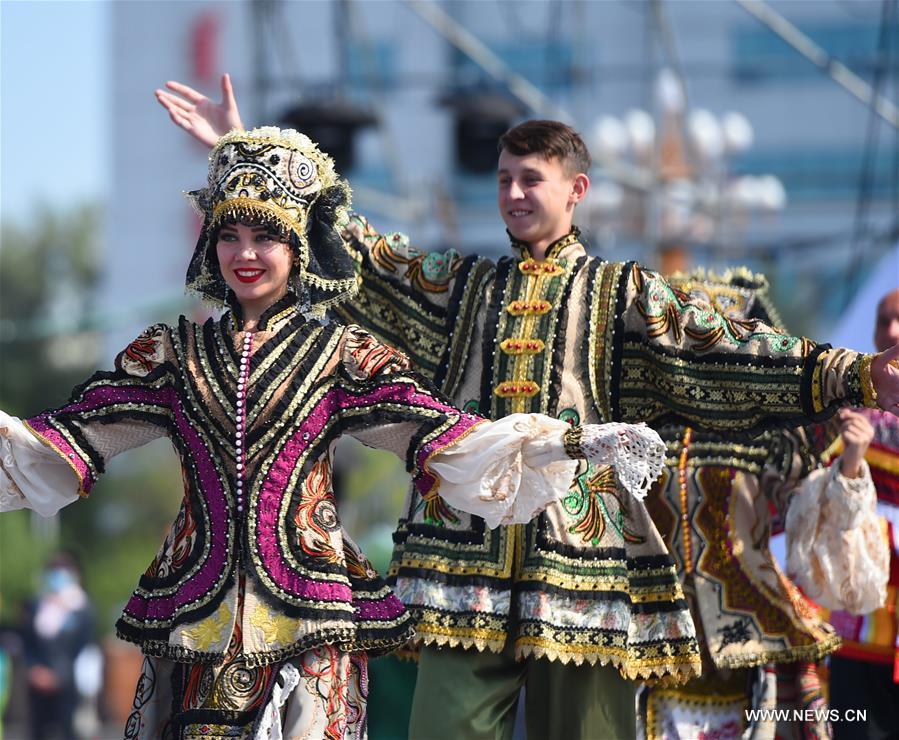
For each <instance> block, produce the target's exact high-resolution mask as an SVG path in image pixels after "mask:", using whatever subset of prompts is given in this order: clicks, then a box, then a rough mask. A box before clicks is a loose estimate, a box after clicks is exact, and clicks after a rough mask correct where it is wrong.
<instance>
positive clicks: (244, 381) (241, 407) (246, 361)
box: [234, 332, 253, 514]
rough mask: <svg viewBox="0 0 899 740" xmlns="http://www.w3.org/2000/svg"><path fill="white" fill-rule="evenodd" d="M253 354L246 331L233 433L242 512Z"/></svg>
mask: <svg viewBox="0 0 899 740" xmlns="http://www.w3.org/2000/svg"><path fill="white" fill-rule="evenodd" d="M252 354H253V334H252V333H251V332H247V333H246V334H245V335H244V339H243V349H242V350H241V353H240V373H239V375H238V379H237V432H236V433H235V441H234V447H235V455H236V457H237V512H238V513H239V514H242V513H243V479H244V467H245V465H246V448H245V446H244V441H245V439H246V423H247V391H248V388H247V386H248V385H249V378H250V356H251V355H252Z"/></svg>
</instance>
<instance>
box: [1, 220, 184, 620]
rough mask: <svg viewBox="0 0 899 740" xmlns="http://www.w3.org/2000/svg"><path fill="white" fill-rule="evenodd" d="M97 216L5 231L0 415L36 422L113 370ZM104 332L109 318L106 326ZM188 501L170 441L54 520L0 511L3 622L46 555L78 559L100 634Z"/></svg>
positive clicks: (117, 469)
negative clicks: (99, 305) (100, 304)
mask: <svg viewBox="0 0 899 740" xmlns="http://www.w3.org/2000/svg"><path fill="white" fill-rule="evenodd" d="M101 225H102V220H101V214H100V212H99V210H98V209H97V208H96V207H80V208H75V209H72V210H68V211H52V210H46V211H44V212H43V213H41V214H40V215H39V217H38V218H35V219H33V220H31V221H29V222H28V223H27V224H25V223H18V224H14V223H9V222H7V223H4V224H3V227H2V232H0V239H2V242H0V408H2V409H3V410H4V411H6V412H7V413H10V414H14V415H16V416H21V417H25V416H31V415H34V414H36V413H39V412H40V411H41V410H43V409H45V408H49V407H53V406H56V405H59V404H62V403H64V402H65V401H66V399H67V398H68V397H69V394H70V392H71V389H72V387H73V386H75V385H76V384H78V383H81V382H83V381H84V380H85V379H87V378H88V377H89V376H90V375H91V373H92V372H93V371H94V370H95V369H96V368H98V367H104V368H109V367H111V361H112V358H111V357H106V356H104V354H103V353H102V351H101V347H102V342H103V336H102V334H100V333H99V332H97V331H94V330H93V328H94V326H96V325H99V324H100V323H101V322H99V321H96V320H94V319H92V317H93V316H95V314H94V311H95V304H96V302H95V300H94V297H95V294H96V288H97V285H98V283H99V280H100V277H101V274H100V265H101V261H100V259H99V254H100V248H99V244H100V235H101ZM102 323H104V324H105V325H108V324H110V323H112V322H102ZM181 495H182V484H181V476H180V471H179V469H178V463H177V458H176V457H175V455H174V453H173V452H172V450H171V448H170V446H168V445H167V443H166V442H165V441H164V440H163V441H159V442H154V443H153V444H151V445H148V446H147V447H144V448H141V449H140V450H136V451H131V452H129V453H126V454H125V455H123V456H122V457H121V458H117V459H115V460H114V461H113V462H112V464H111V465H110V466H109V470H108V472H107V475H105V476H104V477H103V478H102V479H101V480H100V482H99V483H98V485H97V486H96V487H95V488H94V491H93V493H92V495H91V497H90V499H88V500H86V501H80V502H77V503H75V504H73V505H72V506H69V507H67V508H66V509H64V510H63V511H62V512H61V513H60V515H59V517H58V518H57V519H56V520H41V519H39V518H38V517H36V515H33V514H32V513H31V512H28V511H18V512H11V513H8V514H4V515H2V516H0V619H2V620H3V621H15V620H16V618H17V616H18V614H19V613H20V609H21V604H22V602H23V600H24V599H26V598H29V597H30V596H31V595H33V594H34V591H35V589H36V588H37V587H38V584H39V580H40V572H41V568H42V565H43V562H44V560H45V559H46V557H47V556H48V555H49V554H50V553H51V552H52V551H53V550H54V549H55V548H56V547H60V546H61V547H65V548H66V549H70V550H72V551H74V552H75V553H77V554H79V555H80V559H81V562H82V566H83V570H84V579H85V585H86V588H87V590H88V592H89V593H90V595H91V597H92V598H93V600H94V603H95V607H96V610H97V616H98V619H97V626H98V629H99V631H100V632H104V633H105V632H109V631H111V629H112V626H113V623H114V621H115V618H116V616H117V611H118V610H119V609H120V608H121V606H122V605H123V603H124V602H125V601H126V600H127V598H128V597H129V595H130V593H131V590H132V588H133V587H134V586H135V585H136V583H137V579H138V577H139V575H140V574H141V573H142V572H143V570H144V569H145V568H146V567H147V565H148V564H149V562H150V560H151V558H152V557H153V554H154V553H155V551H156V550H157V548H158V547H159V545H160V543H161V542H162V539H163V537H164V532H165V530H166V529H167V525H168V523H169V522H170V521H171V520H172V519H173V518H174V516H175V514H176V512H177V508H178V502H179V500H180V498H181Z"/></svg>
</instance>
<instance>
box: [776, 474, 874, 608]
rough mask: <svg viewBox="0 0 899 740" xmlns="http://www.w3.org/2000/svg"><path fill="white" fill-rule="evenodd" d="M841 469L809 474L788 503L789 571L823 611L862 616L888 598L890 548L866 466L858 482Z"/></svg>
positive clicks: (786, 525) (857, 479)
mask: <svg viewBox="0 0 899 740" xmlns="http://www.w3.org/2000/svg"><path fill="white" fill-rule="evenodd" d="M839 470H840V468H839V461H838V460H837V461H835V462H834V463H833V465H832V466H831V467H830V468H829V469H821V470H815V471H813V472H812V473H811V474H810V475H809V476H808V477H807V478H806V479H805V480H804V481H803V482H802V485H801V486H800V488H799V490H798V491H797V492H796V493H795V494H794V496H793V498H792V499H791V500H790V508H789V509H788V511H787V518H786V523H785V529H786V535H787V572H788V574H789V575H790V576H791V577H792V578H793V579H795V580H796V582H797V583H798V584H799V585H800V586H801V587H802V589H803V590H804V591H805V592H806V594H808V596H809V597H810V598H812V599H813V600H815V601H817V602H818V603H819V604H821V605H822V606H825V607H827V608H828V609H845V610H847V611H849V612H852V613H854V614H865V613H867V612H870V611H872V610H874V609H876V608H877V607H879V606H881V605H882V604H883V602H884V600H885V599H886V584H887V578H888V576H889V558H890V549H889V543H888V542H887V540H886V537H885V536H884V532H883V529H882V528H881V525H880V522H879V520H878V517H877V509H876V503H877V494H876V491H875V490H874V484H873V482H872V481H871V474H870V471H869V469H868V466H867V464H866V463H863V465H862V475H861V476H860V477H858V478H847V477H845V476H844V475H841V474H840V472H839Z"/></svg>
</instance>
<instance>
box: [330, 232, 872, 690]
mask: <svg viewBox="0 0 899 740" xmlns="http://www.w3.org/2000/svg"><path fill="white" fill-rule="evenodd" d="M347 233H348V235H349V236H351V237H352V238H353V239H354V242H355V245H356V249H357V250H358V253H359V254H358V260H359V265H360V273H361V277H362V286H361V291H360V294H359V296H358V297H357V299H355V300H354V301H353V302H352V303H348V304H344V306H342V307H341V308H340V309H339V311H340V313H341V315H342V316H344V317H345V318H347V319H349V320H351V321H354V322H358V323H360V324H362V325H364V326H365V327H366V328H368V329H369V330H371V331H372V332H374V333H375V334H376V335H377V336H379V337H380V338H382V339H383V340H384V341H386V342H388V343H389V344H391V345H393V346H396V347H398V348H400V349H402V350H403V351H405V352H407V353H408V354H409V355H410V358H411V359H412V361H413V362H414V363H415V364H416V365H417V367H419V368H420V369H421V370H422V371H423V372H424V373H426V374H428V375H429V376H430V377H432V378H434V379H435V381H436V383H437V384H438V386H439V387H441V389H442V390H443V391H444V392H445V393H446V394H447V395H448V396H449V397H450V398H452V399H454V400H455V402H456V403H457V404H459V405H460V407H462V408H465V409H471V410H477V411H478V412H479V413H480V414H482V415H484V416H487V417H490V418H499V417H502V416H504V415H506V414H509V413H512V412H517V411H541V412H543V413H547V414H549V415H551V416H556V417H558V418H561V419H565V420H569V421H571V422H572V423H589V422H605V421H633V422H639V421H649V422H653V423H654V424H664V423H666V422H681V423H689V424H695V425H698V426H702V427H706V428H710V429H715V430H720V431H730V430H750V429H752V430H757V429H760V428H761V427H763V426H764V425H766V424H771V423H777V424H788V423H795V422H798V421H802V420H806V419H808V418H819V417H824V416H827V415H828V414H829V413H830V412H831V411H832V409H833V408H835V407H836V406H837V405H839V404H841V403H846V402H849V403H860V402H861V390H860V388H861V383H860V380H859V376H860V374H861V372H863V369H864V368H863V367H862V366H861V360H862V359H863V358H862V357H861V356H859V355H857V354H856V353H854V352H848V351H844V350H829V348H827V347H825V346H816V345H815V344H814V343H813V342H810V341H809V340H807V339H802V338H799V337H791V336H788V335H786V334H783V333H781V332H779V331H777V330H775V329H771V328H769V327H767V326H765V325H763V324H760V323H756V322H735V321H731V320H729V319H727V318H726V317H724V316H721V315H720V314H718V313H717V312H715V311H714V310H712V309H711V308H710V307H709V306H708V305H707V304H705V303H702V302H697V301H693V300H691V299H690V298H689V296H687V295H686V294H685V293H683V292H682V291H680V290H678V289H676V288H673V287H672V286H671V285H669V284H668V283H667V282H666V281H665V280H664V279H662V278H661V277H660V276H659V275H657V274H655V273H653V272H650V271H648V270H645V269H643V268H641V267H640V266H639V265H637V264H635V263H627V264H621V263H609V262H604V261H603V260H601V259H597V258H595V257H589V256H587V253H586V251H585V249H584V247H583V246H582V245H581V243H580V242H579V240H578V234H577V232H576V231H573V232H572V233H571V234H569V235H568V236H566V237H564V238H563V239H561V240H560V241H558V242H557V243H556V244H554V245H552V247H551V248H550V250H549V251H548V255H547V256H548V258H547V259H546V260H545V261H543V262H537V261H534V260H533V259H531V258H530V257H529V255H528V252H527V249H526V247H524V246H523V245H520V244H513V248H514V249H516V250H518V251H519V255H517V256H514V257H512V256H510V257H504V258H502V259H500V260H499V261H498V263H496V264H494V263H493V262H492V261H490V260H488V259H484V258H479V257H476V256H472V257H467V258H464V259H463V258H461V257H460V256H459V255H458V254H457V253H456V252H455V251H454V250H449V251H448V252H445V253H429V254H428V253H422V252H420V251H418V250H416V249H415V248H413V247H411V246H410V244H409V241H408V239H407V238H406V237H405V236H403V235H402V234H388V235H386V236H384V235H380V234H378V233H377V232H376V231H375V230H374V229H373V228H371V226H370V225H369V224H368V223H367V222H366V221H365V220H364V219H363V218H361V217H359V216H356V217H353V218H352V219H351V220H350V222H349V224H348V228H347ZM417 499H418V495H417V494H416V492H415V491H412V492H411V494H410V498H409V501H408V503H407V506H406V508H405V512H404V515H403V519H402V521H401V526H400V529H399V532H398V534H397V536H396V540H397V544H396V549H395V553H394V559H393V563H392V565H391V571H390V572H391V576H392V577H393V578H394V579H395V581H396V591H397V594H398V595H399V596H400V598H402V599H403V601H404V603H406V604H407V606H410V607H411V608H412V609H414V611H415V612H416V614H417V616H418V617H419V618H420V619H421V622H420V624H419V625H418V627H417V632H418V636H419V637H420V638H421V640H422V641H423V642H424V643H426V644H437V645H442V644H446V645H461V646H464V647H477V648H479V649H484V648H488V649H490V650H494V651H499V650H501V649H502V646H503V644H504V642H505V640H506V637H507V635H510V636H511V637H512V639H513V640H514V642H515V646H516V651H517V653H518V655H535V656H545V657H548V658H550V659H553V660H559V661H562V662H568V661H573V662H575V663H581V662H583V661H588V662H590V663H593V662H601V663H606V662H611V663H612V664H614V665H616V666H618V667H619V668H620V670H621V671H622V672H623V673H624V674H625V675H626V676H629V677H640V676H644V677H645V676H657V675H664V674H671V673H675V674H676V673H680V674H681V675H682V676H685V675H690V674H691V673H693V672H695V671H696V669H697V668H698V662H699V659H698V654H697V645H696V643H695V641H694V637H693V628H692V625H691V622H690V619H689V617H688V614H687V609H686V603H685V601H684V599H683V594H682V592H681V589H680V586H679V584H678V581H677V575H676V572H675V569H674V567H673V563H672V561H671V559H670V557H669V555H668V553H667V549H666V547H665V544H664V542H663V541H662V540H661V538H660V537H659V534H658V532H657V531H656V529H655V527H654V526H653V525H652V522H651V520H650V518H649V516H648V513H647V511H646V509H645V507H644V506H642V505H640V504H638V503H636V502H635V501H633V499H631V498H629V497H628V496H626V495H622V493H621V491H620V489H619V488H618V486H617V485H616V482H615V478H614V475H613V474H612V473H611V471H609V470H608V469H607V468H588V467H586V466H584V467H582V469H581V470H580V472H579V475H578V476H577V478H576V480H575V481H574V483H573V485H572V487H571V489H570V491H569V494H568V496H567V497H566V498H565V499H564V500H563V501H562V502H561V503H560V504H558V505H553V506H551V507H550V508H549V509H547V511H546V512H544V513H543V514H542V515H541V516H540V517H538V518H537V519H536V520H534V521H533V522H531V523H530V524H527V525H522V526H517V525H516V526H512V527H506V528H500V529H498V530H495V531H490V530H487V529H485V527H484V525H483V522H482V521H481V520H479V519H478V518H477V517H471V516H468V515H465V514H462V513H461V512H457V511H453V510H451V509H448V508H443V509H441V510H439V511H433V510H432V511H430V512H427V513H425V512H423V510H422V509H421V508H420V506H419V505H418V501H417ZM513 617H514V619H513ZM513 623H514V626H512V624H513Z"/></svg>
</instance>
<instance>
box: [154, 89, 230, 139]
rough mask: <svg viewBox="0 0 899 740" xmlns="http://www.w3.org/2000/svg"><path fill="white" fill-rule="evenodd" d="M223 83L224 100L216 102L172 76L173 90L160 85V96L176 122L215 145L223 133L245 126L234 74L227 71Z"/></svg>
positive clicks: (157, 98)
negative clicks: (164, 88) (236, 97)
mask: <svg viewBox="0 0 899 740" xmlns="http://www.w3.org/2000/svg"><path fill="white" fill-rule="evenodd" d="M221 84H222V100H221V102H219V103H216V102H213V101H212V100H210V99H209V98H207V97H206V96H205V95H202V94H201V93H198V92H197V91H196V90H194V89H193V88H192V87H188V86H187V85H182V84H181V83H180V82H174V81H171V80H170V81H169V82H166V83H165V86H166V87H167V88H168V89H169V90H170V91H171V92H166V91H165V90H159V89H157V90H156V91H155V94H156V100H158V101H159V104H160V105H161V106H162V107H163V108H165V109H166V110H167V111H168V112H169V118H171V119H172V122H173V123H174V124H175V125H176V126H179V127H181V128H182V129H184V130H185V131H187V133H189V134H190V135H191V136H193V137H194V138H195V139H196V140H197V141H199V142H200V143H202V144H205V145H206V146H208V147H210V148H211V147H212V146H214V145H215V142H216V141H218V139H219V137H220V136H223V135H224V134H227V133H228V132H229V131H231V130H232V129H239V130H243V123H242V122H241V120H240V111H239V110H238V109H237V101H236V100H235V99H234V90H233V88H232V87H231V76H230V75H228V74H223V75H222V83H221Z"/></svg>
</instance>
